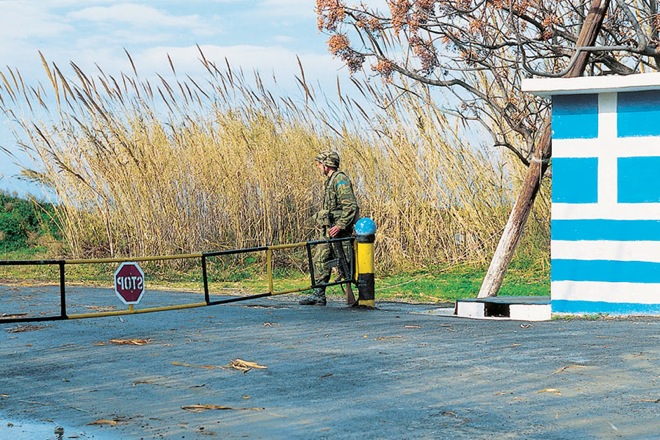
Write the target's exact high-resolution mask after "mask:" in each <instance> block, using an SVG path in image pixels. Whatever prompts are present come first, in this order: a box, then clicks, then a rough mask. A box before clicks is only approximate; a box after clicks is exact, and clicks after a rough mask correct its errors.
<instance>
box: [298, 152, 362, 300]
mask: <svg viewBox="0 0 660 440" xmlns="http://www.w3.org/2000/svg"><path fill="white" fill-rule="evenodd" d="M316 167H317V168H318V170H319V172H321V173H322V174H323V175H324V176H325V177H326V181H325V191H324V193H323V204H322V205H321V210H320V211H319V212H317V213H316V214H315V215H314V219H315V220H316V223H317V224H318V225H319V226H320V227H321V229H322V236H321V237H322V239H324V240H327V239H330V238H342V237H350V236H351V234H352V233H353V225H354V224H355V222H356V221H357V219H358V204H357V200H356V199H355V194H354V193H353V185H352V184H351V181H350V179H349V178H348V176H346V174H345V173H344V172H343V171H338V168H339V155H338V154H337V153H335V152H334V151H323V152H322V153H320V154H319V155H318V156H316ZM338 244H339V243H338ZM340 244H341V246H342V249H343V250H344V254H345V256H346V258H347V259H348V265H349V267H351V266H350V265H351V264H352V257H353V249H352V247H351V243H350V241H342V242H341V243H340ZM313 257H314V258H313V260H314V261H313V263H314V277H315V280H314V282H315V284H321V283H327V282H328V281H329V280H330V271H331V267H329V266H328V262H329V261H330V260H332V259H334V258H338V257H339V255H335V251H334V250H333V247H332V246H331V244H330V243H323V244H319V245H316V246H315V248H314V256H313ZM342 276H344V277H346V276H349V274H344V273H342ZM300 304H302V305H317V306H324V305H325V304H326V299H325V286H323V287H317V288H316V289H314V293H313V294H312V295H310V296H308V297H307V298H304V299H302V300H301V301H300Z"/></svg>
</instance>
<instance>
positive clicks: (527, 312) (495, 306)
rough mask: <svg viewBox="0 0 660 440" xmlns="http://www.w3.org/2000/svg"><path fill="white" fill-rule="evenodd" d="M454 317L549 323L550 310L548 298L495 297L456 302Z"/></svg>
mask: <svg viewBox="0 0 660 440" xmlns="http://www.w3.org/2000/svg"><path fill="white" fill-rule="evenodd" d="M454 315H456V316H459V317H464V318H475V319H510V320H515V321H549V320H550V319H551V318H552V309H551V305H550V297H549V296H496V297H492V298H468V299H460V300H458V301H456V306H455V307H454Z"/></svg>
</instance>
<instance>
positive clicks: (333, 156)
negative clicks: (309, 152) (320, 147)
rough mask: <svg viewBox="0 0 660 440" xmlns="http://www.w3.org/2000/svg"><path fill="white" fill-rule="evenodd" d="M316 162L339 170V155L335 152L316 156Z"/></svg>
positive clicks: (326, 152) (328, 151)
mask: <svg viewBox="0 0 660 440" xmlns="http://www.w3.org/2000/svg"><path fill="white" fill-rule="evenodd" d="M316 161H317V162H320V163H322V164H323V165H325V166H326V167H332V168H339V155H338V154H337V153H335V152H334V151H330V150H326V151H322V152H321V153H319V155H318V156H316Z"/></svg>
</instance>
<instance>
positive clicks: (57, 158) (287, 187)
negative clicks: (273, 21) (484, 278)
mask: <svg viewBox="0 0 660 440" xmlns="http://www.w3.org/2000/svg"><path fill="white" fill-rule="evenodd" d="M200 56H201V62H202V63H203V65H204V67H205V68H206V73H207V75H206V77H205V78H202V79H198V78H192V77H189V76H185V77H181V76H180V75H179V74H178V73H177V72H176V69H175V67H174V65H173V64H172V63H171V62H170V65H171V72H167V74H163V75H158V76H157V77H156V79H153V78H152V79H142V78H140V76H139V75H138V73H137V71H136V69H135V68H134V70H133V72H129V73H121V74H118V75H110V74H106V73H105V72H103V71H102V70H101V69H99V70H98V71H97V72H94V73H89V72H83V70H82V69H80V68H79V67H78V66H77V65H75V64H73V63H72V64H71V66H70V73H68V74H65V73H64V72H63V70H62V69H60V67H59V66H57V65H54V64H50V63H48V62H46V60H45V59H43V58H42V59H43V65H44V68H45V72H46V75H47V77H48V81H47V82H46V85H44V84H37V85H28V84H25V83H24V82H23V80H22V77H21V75H20V73H19V72H17V71H16V70H12V69H9V68H8V69H6V70H5V71H4V72H0V80H1V83H0V84H1V85H0V106H2V110H3V111H4V112H5V114H7V115H8V116H10V118H11V119H12V120H13V122H14V124H15V125H14V126H15V128H16V133H17V138H18V139H19V140H20V145H21V147H22V149H23V150H24V151H25V152H26V153H27V154H28V155H29V156H30V157H31V158H32V159H33V161H34V164H32V165H29V164H28V165H25V167H26V174H29V175H31V176H32V177H33V178H36V179H38V180H40V181H41V182H42V183H44V184H45V185H47V186H48V187H50V188H52V191H53V192H54V194H55V195H56V200H57V206H58V208H57V215H58V216H59V217H60V221H61V224H62V225H63V229H64V230H63V234H64V237H65V239H66V242H67V244H68V246H69V247H68V249H69V251H68V252H69V254H70V255H71V256H75V257H92V256H95V257H98V256H141V255H159V254H174V253H189V252H198V251H205V250H218V249H227V248H243V247H251V246H256V245H264V244H278V243H291V242H298V241H304V240H307V239H309V238H311V237H313V236H314V229H313V228H314V225H313V224H312V222H311V221H310V217H311V215H312V213H313V212H314V211H315V209H316V208H317V206H318V205H319V203H320V197H321V190H320V188H321V186H322V181H321V178H320V176H318V175H317V172H316V170H315V168H314V165H313V158H314V157H315V156H316V154H317V153H318V152H319V151H320V150H324V149H329V148H331V149H335V150H337V151H338V152H339V154H340V156H341V158H342V166H341V168H342V169H343V170H345V171H346V172H347V174H349V175H350V176H351V177H352V179H353V180H354V182H355V186H356V192H357V196H358V199H359V202H360V208H361V214H362V215H363V216H369V217H371V218H373V219H374V221H375V222H376V224H377V225H378V234H377V246H376V261H377V269H378V270H379V271H402V270H409V269H411V268H417V267H420V266H426V265H442V264H452V263H456V262H484V261H487V260H488V259H489V258H490V255H491V254H492V251H493V249H494V247H495V245H496V244H497V240H498V238H499V233H500V232H501V230H502V228H503V226H504V224H505V222H506V218H507V216H508V212H509V208H510V206H511V203H512V199H513V197H514V195H515V192H516V186H517V184H518V181H519V177H520V173H521V171H522V170H520V169H519V168H518V167H517V166H516V164H515V162H513V161H511V160H509V158H508V157H507V156H506V155H505V154H501V153H500V152H498V151H496V150H493V149H490V148H488V147H483V146H480V145H479V144H478V143H477V142H476V141H472V142H470V141H469V139H466V138H465V137H464V136H465V131H464V130H463V129H461V128H460V126H459V125H457V122H456V120H454V119H452V118H450V117H448V116H447V115H446V114H445V113H444V112H443V111H442V103H439V102H437V101H436V100H434V99H432V96H431V94H430V93H429V92H428V91H427V90H425V89H423V88H420V87H417V88H415V89H414V92H415V93H401V92H400V90H398V89H394V88H389V87H388V86H387V85H372V84H370V83H369V82H367V81H358V80H354V81H353V84H351V85H350V86H351V87H353V89H354V90H356V91H357V92H353V95H352V96H353V97H352V98H351V97H349V96H347V94H345V93H343V92H342V90H341V89H339V87H338V90H337V97H336V99H334V98H333V99H330V98H328V97H327V95H326V94H318V93H317V92H316V91H315V90H313V88H312V87H311V86H310V85H309V84H308V83H307V82H306V81H305V78H304V71H302V66H301V74H300V76H299V77H298V78H297V80H298V81H299V84H300V95H299V96H295V97H291V96H288V97H276V96H274V95H273V94H272V93H271V92H270V91H269V90H267V89H266V88H265V87H264V85H263V81H262V80H261V78H260V77H259V75H258V74H255V75H254V76H253V77H250V78H248V77H246V76H245V75H244V74H243V72H241V71H240V70H235V69H232V67H231V66H230V65H229V64H223V65H222V67H220V66H218V65H217V64H215V63H214V62H212V61H210V60H208V59H207V58H206V57H205V56H204V54H203V53H201V52H200ZM129 57H130V55H129ZM131 62H133V61H132V60H131ZM68 72H69V71H68ZM366 103H369V105H367V104H366ZM548 205H549V203H548V202H547V200H541V203H537V207H536V215H535V217H534V219H536V224H534V221H532V222H531V223H533V224H532V225H531V226H530V228H529V230H530V232H531V238H530V239H529V243H530V247H529V248H527V249H532V254H533V256H532V257H531V258H532V259H538V258H540V259H541V260H543V259H544V258H547V257H545V256H544V255H545V254H547V249H548V240H549V239H548V215H547V213H548ZM523 252H525V249H523Z"/></svg>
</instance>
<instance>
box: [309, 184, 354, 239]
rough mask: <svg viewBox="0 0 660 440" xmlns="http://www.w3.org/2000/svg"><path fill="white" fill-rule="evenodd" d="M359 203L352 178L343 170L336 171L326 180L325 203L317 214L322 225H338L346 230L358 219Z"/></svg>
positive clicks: (348, 230) (317, 218)
mask: <svg viewBox="0 0 660 440" xmlns="http://www.w3.org/2000/svg"><path fill="white" fill-rule="evenodd" d="M357 217H358V204H357V199H356V198H355V193H354V192H353V185H352V184H351V181H350V179H349V178H348V176H346V174H344V173H343V172H342V171H335V172H334V173H332V176H330V177H329V178H328V179H327V180H326V182H325V192H324V194H323V204H322V206H321V211H319V212H318V213H317V215H316V221H317V222H318V223H319V225H321V226H337V227H339V229H341V230H342V231H345V232H351V231H350V228H351V227H352V226H353V224H354V223H355V222H356V221H357Z"/></svg>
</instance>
